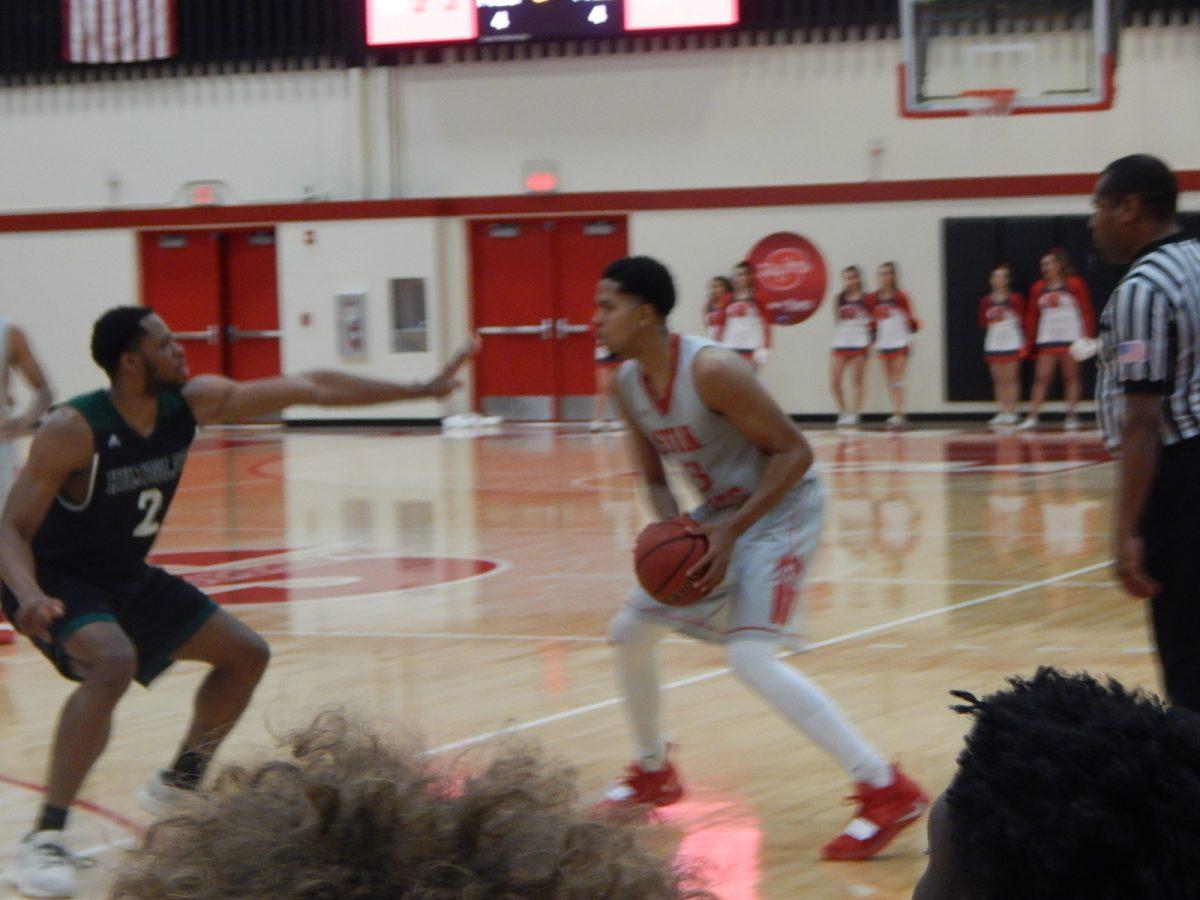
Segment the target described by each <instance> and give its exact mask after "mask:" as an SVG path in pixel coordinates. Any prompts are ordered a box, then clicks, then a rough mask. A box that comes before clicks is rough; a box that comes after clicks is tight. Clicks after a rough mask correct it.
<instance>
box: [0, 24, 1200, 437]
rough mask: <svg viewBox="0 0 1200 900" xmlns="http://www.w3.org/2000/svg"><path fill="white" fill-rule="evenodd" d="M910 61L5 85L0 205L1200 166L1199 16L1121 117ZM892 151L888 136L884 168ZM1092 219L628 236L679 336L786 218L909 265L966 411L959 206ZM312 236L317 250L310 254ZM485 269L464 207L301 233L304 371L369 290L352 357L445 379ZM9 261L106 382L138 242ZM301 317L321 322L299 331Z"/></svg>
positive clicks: (797, 214)
mask: <svg viewBox="0 0 1200 900" xmlns="http://www.w3.org/2000/svg"><path fill="white" fill-rule="evenodd" d="M898 55H899V50H898V45H897V43H896V42H895V41H876V42H869V43H849V44H830V45H807V46H803V45H795V46H784V47H776V48H755V49H749V48H746V49H737V50H708V51H690V52H678V53H660V54H645V55H633V56H614V57H601V58H590V59H587V58H585V59H572V60H541V61H537V62H521V63H472V64H459V65H446V66H428V67H415V68H406V69H393V70H374V71H367V72H361V71H351V72H311V73H288V74H273V75H253V76H251V75H243V76H220V77H210V78H196V79H187V80H163V81H148V82H141V83H124V84H98V85H78V86H65V87H37V88H21V89H8V90H4V91H0V115H3V116H4V121H5V125H6V127H5V128H4V129H0V164H2V165H3V166H4V171H5V173H6V176H7V177H6V178H5V179H3V181H2V182H0V210H5V211H13V210H19V209H61V208H69V209H91V208H103V207H107V206H130V205H137V206H146V205H149V206H161V205H168V204H169V203H170V202H171V200H172V197H173V196H174V194H175V192H176V191H177V189H178V187H179V186H180V185H181V184H182V182H184V181H186V180H189V179H197V178H218V179H223V180H225V181H226V182H227V183H228V184H229V185H230V188H231V190H232V195H231V199H232V200H234V201H237V202H252V201H268V200H293V199H297V198H300V197H302V196H304V195H305V194H306V193H307V192H310V191H311V192H312V193H315V194H318V195H324V196H328V197H330V198H331V199H355V198H364V197H375V196H387V195H393V194H397V195H405V196H464V195H467V196H469V195H488V194H503V193H511V192H514V191H516V190H517V189H518V177H519V173H520V168H521V164H522V162H523V161H525V160H528V159H533V158H549V159H553V160H557V161H558V163H559V164H560V166H561V173H562V179H563V186H564V189H566V190H575V191H585V190H620V189H671V188H703V187H721V186H726V187H727V186H737V185H765V184H796V183H812V182H837V181H855V180H862V179H865V178H867V177H868V175H871V174H874V175H877V176H879V177H881V178H884V179H899V178H919V177H930V178H937V177H960V176H988V175H1004V174H1032V173H1053V172H1078V171H1088V170H1098V169H1099V168H1100V167H1101V166H1103V165H1104V163H1106V162H1107V161H1108V160H1110V159H1112V158H1113V157H1115V156H1117V155H1121V154H1124V153H1128V152H1133V151H1135V150H1149V151H1152V152H1155V153H1159V154H1161V155H1162V156H1164V157H1165V158H1166V159H1167V160H1168V161H1170V162H1171V163H1172V164H1174V165H1175V166H1176V167H1178V168H1192V169H1194V168H1200V143H1197V142H1196V140H1195V135H1196V134H1200V104H1196V103H1195V102H1193V101H1192V98H1191V96H1190V94H1189V91H1188V90H1187V89H1186V86H1187V85H1190V84H1197V83H1200V29H1196V28H1194V27H1192V28H1183V27H1175V28H1167V29H1161V28H1155V29H1146V30H1132V31H1126V32H1125V35H1124V40H1123V46H1122V61H1121V67H1120V70H1119V74H1118V83H1119V88H1118V100H1117V106H1116V108H1115V109H1113V110H1112V111H1109V112H1103V113H1087V114H1072V115H1057V116H1055V115H1043V116H1021V117H1014V118H1011V119H959V120H941V121H920V122H918V121H909V120H902V119H899V118H898V117H897V116H896V111H895V99H894V98H895V86H894V67H895V64H896V62H897V61H898ZM1164 85H1167V86H1169V89H1167V90H1164V89H1163V86H1164ZM871 146H882V148H883V153H882V156H881V160H880V162H881V165H880V166H879V167H878V169H877V170H874V171H873V170H872V169H871V168H870V165H869V153H868V148H869V147H871ZM1198 201H1200V198H1196V197H1192V198H1191V207H1190V208H1197V207H1198V205H1200V202H1198ZM318 209H319V208H315V209H314V216H318V215H319V212H318V211H317V210H318ZM1084 210H1086V201H1085V198H1060V199H1053V200H1024V199H1022V200H1011V201H994V202H993V201H966V202H957V203H950V202H937V203H905V204H878V205H868V206H830V207H797V208H776V209H740V210H713V211H691V212H650V213H638V214H634V215H633V216H632V217H631V247H632V249H633V250H634V252H646V253H652V254H656V255H659V256H661V257H662V258H663V259H664V260H666V261H667V262H668V263H669V264H670V265H671V266H672V268H673V269H674V270H675V272H676V274H677V276H678V277H679V281H680V290H681V295H682V297H683V299H684V303H685V307H684V308H683V309H681V316H680V325H681V326H684V327H687V328H692V329H695V328H698V325H699V319H698V313H697V312H696V310H697V304H698V302H699V298H700V296H701V295H702V288H703V283H704V281H705V279H706V278H707V277H709V276H710V275H712V274H715V273H716V272H719V271H722V270H724V269H725V268H726V267H727V266H729V265H730V264H731V263H732V262H734V261H735V260H736V259H738V258H740V256H741V255H742V254H744V253H745V251H746V249H748V248H749V246H750V245H751V244H752V243H753V242H754V241H755V240H757V239H758V238H760V237H762V236H763V235H765V234H767V233H769V232H771V231H775V230H792V231H799V232H800V233H802V234H805V235H806V236H807V237H809V238H810V239H811V240H813V241H814V242H815V243H816V244H817V246H818V247H819V248H820V249H821V250H822V252H823V253H824V254H825V257H826V261H827V263H828V264H829V266H830V269H831V273H832V274H833V275H834V276H835V277H836V271H837V270H838V269H839V268H840V267H841V266H843V265H845V264H847V263H850V262H855V263H858V264H859V265H862V266H864V267H866V268H867V269H868V271H870V270H872V269H873V268H874V266H875V265H876V264H877V263H878V262H880V261H881V260H883V259H896V260H897V261H898V262H899V263H900V265H901V267H902V273H903V280H904V283H905V286H906V287H907V288H908V289H909V290H910V292H911V293H912V295H913V296H914V297H915V299H916V302H917V304H918V307H919V309H920V311H921V314H922V316H923V317H924V319H925V321H926V330H925V332H924V334H922V336H921V337H920V343H919V349H918V355H917V358H916V365H914V372H913V375H912V377H911V378H910V385H911V393H912V407H913V409H914V410H919V411H942V410H946V409H948V408H950V407H948V406H947V404H945V403H944V402H943V401H942V400H941V397H942V395H943V385H942V378H943V374H942V362H941V349H940V341H941V327H942V326H941V315H940V305H941V298H940V285H941V271H940V244H939V241H940V238H939V230H938V229H939V222H940V219H941V218H942V217H944V216H949V215H994V214H998V213H1011V214H1018V213H1026V214H1028V213H1059V212H1082V211H1084ZM310 229H311V230H315V231H316V232H317V238H318V239H317V243H316V244H313V245H307V244H304V243H303V232H304V231H306V230H310ZM467 263H468V253H467V247H466V242H465V236H464V225H463V222H462V221H461V220H456V219H442V220H435V219H413V220H396V221H361V222H340V223H328V222H326V223H320V222H318V223H295V224H288V225H284V226H282V227H281V228H280V234H279V268H280V293H281V301H280V302H281V322H282V323H283V327H284V329H285V332H286V338H285V341H284V362H285V367H286V368H287V369H289V370H296V369H302V368H308V367H312V366H326V365H333V364H337V363H339V360H337V358H336V335H335V332H334V330H333V322H332V314H333V299H332V298H333V295H334V294H335V293H337V292H338V291H341V290H354V289H363V290H366V291H367V292H368V296H369V298H370V308H369V311H368V316H369V327H370V331H371V347H370V354H369V358H368V360H366V361H365V362H363V363H352V364H350V367H351V368H352V369H354V370H355V371H361V372H363V373H365V374H371V375H377V376H381V377H395V378H413V379H416V378H420V377H425V376H427V375H428V374H429V372H430V371H431V370H432V369H433V368H434V366H435V364H436V362H437V361H438V360H440V359H444V358H445V357H446V355H448V352H449V350H450V348H451V347H452V346H453V344H454V343H455V342H457V341H458V340H459V339H461V338H462V337H463V336H464V335H465V333H466V330H467V327H468V321H469V303H468V291H469V283H468V282H469V277H468V265H467ZM0 264H2V265H3V271H4V278H3V279H0V312H3V313H5V314H9V315H12V316H13V317H14V318H16V319H18V320H19V321H21V322H22V323H23V324H25V325H27V326H28V328H29V329H30V331H31V333H32V334H33V337H34V339H35V341H36V342H37V344H38V346H39V348H40V349H42V351H43V354H44V355H46V356H48V357H49V360H50V368H51V369H52V372H53V374H54V378H55V382H56V384H57V385H58V387H59V390H60V393H70V392H73V391H77V390H83V389H86V388H87V387H90V386H92V385H94V384H96V383H97V380H98V377H99V373H98V372H96V371H95V370H94V368H93V367H92V365H91V363H90V362H89V361H88V360H87V356H86V340H87V328H88V326H89V325H90V323H91V321H92V319H93V318H94V316H95V314H96V312H98V311H100V310H101V309H103V308H104V307H106V306H108V305H111V304H113V303H118V302H129V301H133V300H136V297H137V289H136V282H137V279H136V257H135V246H134V238H133V235H132V233H131V232H129V231H126V230H110V231H105V230H97V231H85V232H84V231H81V232H69V233H45V234H27V235H17V234H10V235H4V236H0ZM399 276H416V277H426V278H427V279H428V287H429V291H428V299H429V302H430V320H431V327H432V328H433V333H432V335H431V339H432V343H431V353H429V354H414V355H411V356H402V355H399V354H392V353H390V351H389V350H388V349H387V346H386V341H387V334H386V331H387V329H386V324H387V317H388V310H387V299H386V283H387V279H388V278H390V277H399ZM305 311H308V312H310V313H311V314H312V316H313V324H312V325H310V326H308V327H302V326H300V324H299V316H300V314H301V313H302V312H305ZM830 327H831V323H830V321H829V317H828V311H827V309H822V310H821V311H820V312H819V313H818V315H817V317H816V319H815V320H813V321H811V322H810V323H807V324H805V325H801V326H797V327H793V328H788V329H781V330H780V332H779V335H778V336H779V345H780V346H779V350H780V352H779V357H778V359H777V361H776V362H775V363H773V364H772V365H771V367H770V368H769V369H768V370H767V372H766V376H765V377H766V379H767V381H768V383H769V384H770V385H771V386H772V388H773V389H774V390H775V391H776V392H777V393H778V394H779V396H780V397H781V399H782V400H783V401H784V404H785V405H786V406H787V408H788V409H790V410H791V411H794V412H819V411H823V410H824V411H828V410H829V409H830V408H831V407H830V404H829V400H828V397H827V391H826V388H825V379H826V376H825V366H826V364H827V355H826V352H825V351H826V347H827V345H828V337H829V330H830ZM872 383H873V387H872V393H871V396H870V399H869V402H870V403H871V406H872V408H882V406H883V394H882V388H881V384H880V379H879V376H878V373H875V374H874V375H873V376H872ZM465 402H466V401H465V399H464V398H463V397H462V396H461V395H460V397H458V398H456V400H455V401H453V402H452V403H450V404H448V405H441V404H433V403H421V404H411V405H406V406H396V407H391V408H388V409H386V410H381V411H379V412H377V413H376V415H385V416H431V415H437V414H439V413H444V412H454V411H458V410H459V409H460V408H462V406H463V405H464V403H465ZM955 408H959V409H962V408H970V407H955ZM303 415H304V416H305V417H308V416H309V415H312V416H314V417H315V416H316V415H318V413H315V412H312V411H305V412H304V413H303ZM342 415H345V414H344V413H343V414H342Z"/></svg>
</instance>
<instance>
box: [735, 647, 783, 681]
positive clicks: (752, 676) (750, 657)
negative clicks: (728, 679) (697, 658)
mask: <svg viewBox="0 0 1200 900" xmlns="http://www.w3.org/2000/svg"><path fill="white" fill-rule="evenodd" d="M725 661H726V662H727V663H729V668H730V669H732V670H733V674H734V675H736V676H737V677H738V678H740V679H741V680H742V681H747V682H750V683H751V684H755V683H757V682H759V681H760V680H761V679H762V678H763V677H764V675H765V673H767V672H769V671H770V670H771V669H772V668H774V667H775V666H776V665H778V664H779V661H778V660H777V659H775V642H774V641H762V640H755V639H745V640H737V641H731V642H730V643H729V644H728V646H726V648H725Z"/></svg>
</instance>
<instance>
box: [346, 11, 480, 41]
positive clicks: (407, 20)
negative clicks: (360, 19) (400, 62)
mask: <svg viewBox="0 0 1200 900" xmlns="http://www.w3.org/2000/svg"><path fill="white" fill-rule="evenodd" d="M478 36H479V15H478V11H477V10H476V8H475V0H367V43H368V44H370V45H371V46H378V45H380V44H448V43H452V42H457V41H473V40H475V38H477V37H478Z"/></svg>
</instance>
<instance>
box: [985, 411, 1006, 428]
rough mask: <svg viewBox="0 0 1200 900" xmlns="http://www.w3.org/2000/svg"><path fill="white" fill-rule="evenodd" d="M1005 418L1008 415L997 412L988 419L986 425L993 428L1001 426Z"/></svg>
mask: <svg viewBox="0 0 1200 900" xmlns="http://www.w3.org/2000/svg"><path fill="white" fill-rule="evenodd" d="M1007 416H1008V413H1002V412H998V413H996V414H995V415H994V416H992V417H991V418H990V419H988V424H989V425H991V426H992V427H993V428H994V427H995V426H997V425H1003V424H1004V420H1005V418H1006V417H1007Z"/></svg>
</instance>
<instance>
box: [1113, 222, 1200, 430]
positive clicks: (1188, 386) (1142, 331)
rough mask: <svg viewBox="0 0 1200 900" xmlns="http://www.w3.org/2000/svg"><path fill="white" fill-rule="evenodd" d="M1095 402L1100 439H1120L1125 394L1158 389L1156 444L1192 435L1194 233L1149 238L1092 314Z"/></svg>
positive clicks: (1198, 318) (1199, 299)
mask: <svg viewBox="0 0 1200 900" xmlns="http://www.w3.org/2000/svg"><path fill="white" fill-rule="evenodd" d="M1099 331H1100V337H1099V344H1100V346H1099V348H1098V356H1099V361H1100V372H1099V379H1098V380H1097V383H1096V407H1097V411H1098V413H1099V419H1100V429H1101V431H1102V432H1103V434H1104V443H1105V444H1107V445H1108V447H1109V449H1110V450H1113V451H1116V450H1119V449H1120V445H1121V425H1122V421H1123V418H1124V408H1125V394H1127V393H1141V394H1161V395H1162V397H1163V421H1162V435H1161V437H1162V443H1163V445H1164V446H1166V445H1170V444H1175V443H1178V442H1179V441H1183V440H1187V439H1188V438H1194V437H1197V436H1200V241H1198V240H1196V239H1194V238H1189V237H1187V236H1186V235H1183V234H1175V235H1171V236H1170V237H1167V238H1163V239H1162V240H1160V241H1155V242H1154V243H1153V244H1150V245H1149V246H1148V247H1146V248H1145V249H1144V250H1143V251H1142V252H1141V254H1140V255H1139V256H1138V258H1137V259H1135V260H1134V261H1133V265H1132V267H1131V268H1130V269H1129V272H1128V273H1127V274H1126V275H1125V277H1124V278H1122V279H1121V281H1120V283H1119V284H1118V285H1117V287H1116V290H1114V291H1113V294H1112V297H1111V298H1110V300H1109V302H1108V306H1107V307H1106V308H1105V310H1104V314H1103V315H1102V316H1101V317H1100V330H1099Z"/></svg>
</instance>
